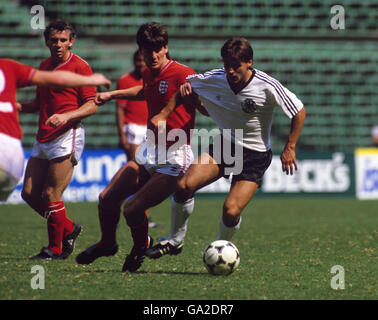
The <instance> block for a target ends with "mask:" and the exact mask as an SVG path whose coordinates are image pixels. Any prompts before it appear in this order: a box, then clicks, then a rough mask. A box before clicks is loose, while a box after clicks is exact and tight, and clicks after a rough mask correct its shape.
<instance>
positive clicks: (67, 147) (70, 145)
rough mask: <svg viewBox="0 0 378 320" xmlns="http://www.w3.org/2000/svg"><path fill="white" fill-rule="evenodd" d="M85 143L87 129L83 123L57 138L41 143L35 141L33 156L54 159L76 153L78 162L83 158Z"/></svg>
mask: <svg viewBox="0 0 378 320" xmlns="http://www.w3.org/2000/svg"><path fill="white" fill-rule="evenodd" d="M84 143H85V130H84V127H83V125H82V124H79V125H78V126H77V127H76V128H72V129H70V130H68V131H67V132H65V133H63V134H62V135H61V136H59V137H58V138H56V139H55V140H52V141H49V142H45V143H41V142H38V141H36V142H34V146H33V150H32V152H31V155H30V156H31V157H34V158H39V159H46V160H53V159H56V158H60V157H64V156H67V155H69V154H71V153H73V154H74V157H75V159H76V164H77V162H79V160H80V158H81V154H82V153H83V149H84Z"/></svg>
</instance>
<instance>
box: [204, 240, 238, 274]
mask: <svg viewBox="0 0 378 320" xmlns="http://www.w3.org/2000/svg"><path fill="white" fill-rule="evenodd" d="M203 262H204V264H205V266H206V269H207V271H209V273H211V274H213V275H229V274H231V273H232V272H233V271H234V270H235V269H236V268H237V267H238V265H239V262H240V255H239V250H238V248H236V246H235V245H234V244H233V243H231V242H230V241H226V240H216V241H214V242H212V243H211V244H210V245H209V246H208V247H207V248H206V249H205V252H204V253H203Z"/></svg>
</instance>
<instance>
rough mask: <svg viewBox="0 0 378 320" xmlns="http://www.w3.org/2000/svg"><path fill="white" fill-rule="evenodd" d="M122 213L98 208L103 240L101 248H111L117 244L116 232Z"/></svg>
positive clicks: (117, 210)
mask: <svg viewBox="0 0 378 320" xmlns="http://www.w3.org/2000/svg"><path fill="white" fill-rule="evenodd" d="M120 215H121V212H120V208H118V209H116V210H109V209H103V208H102V207H101V206H100V205H99V206H98V218H99V220H100V228H101V240H100V242H99V243H98V245H99V246H100V247H104V248H110V247H112V246H113V245H114V244H115V243H116V232H117V226H118V223H119V218H120Z"/></svg>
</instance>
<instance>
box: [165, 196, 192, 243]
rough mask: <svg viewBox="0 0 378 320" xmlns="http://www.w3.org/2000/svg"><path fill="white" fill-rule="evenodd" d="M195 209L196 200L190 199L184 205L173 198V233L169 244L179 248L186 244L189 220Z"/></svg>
mask: <svg viewBox="0 0 378 320" xmlns="http://www.w3.org/2000/svg"><path fill="white" fill-rule="evenodd" d="M193 209H194V198H190V199H188V200H186V201H185V202H183V203H180V202H176V200H175V199H174V197H172V204H171V233H170V235H169V238H168V239H169V242H170V243H171V244H172V245H174V246H177V245H179V244H181V243H183V242H184V239H185V236H186V231H187V228H188V220H189V217H190V215H191V214H192V212H193Z"/></svg>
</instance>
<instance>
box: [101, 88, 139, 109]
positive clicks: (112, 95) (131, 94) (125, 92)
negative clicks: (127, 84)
mask: <svg viewBox="0 0 378 320" xmlns="http://www.w3.org/2000/svg"><path fill="white" fill-rule="evenodd" d="M112 99H125V100H144V90H143V86H135V87H131V88H127V89H120V90H113V91H108V92H100V93H97V96H96V100H95V101H96V103H97V104H99V105H102V104H104V103H106V102H108V101H110V100H112Z"/></svg>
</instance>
